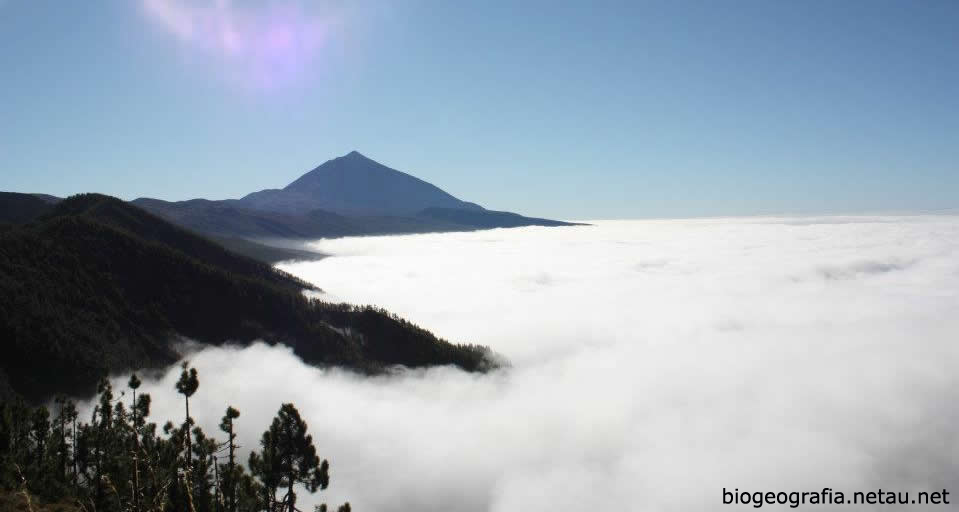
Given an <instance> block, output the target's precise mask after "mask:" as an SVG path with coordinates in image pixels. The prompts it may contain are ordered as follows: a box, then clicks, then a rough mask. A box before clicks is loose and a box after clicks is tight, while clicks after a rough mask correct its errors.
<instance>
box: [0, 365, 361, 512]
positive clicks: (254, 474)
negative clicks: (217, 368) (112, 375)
mask: <svg viewBox="0 0 959 512" xmlns="http://www.w3.org/2000/svg"><path fill="white" fill-rule="evenodd" d="M182 368H183V369H182V372H181V374H180V379H179V380H178V381H177V383H176V391H177V392H178V393H179V394H180V395H181V396H182V397H183V404H184V409H183V410H184V414H183V416H182V418H181V420H180V421H176V422H174V421H166V422H165V423H164V424H163V425H162V426H161V425H159V424H158V423H156V422H153V421H152V418H151V417H150V406H151V397H150V395H149V394H145V393H140V394H138V393H137V389H139V387H140V385H141V382H140V379H139V378H138V377H137V376H136V374H133V375H132V376H131V377H130V379H129V381H128V382H127V390H124V391H121V392H120V393H116V392H115V391H114V389H113V388H112V386H111V384H110V382H109V381H107V380H105V379H103V380H101V381H100V382H99V384H98V387H97V393H98V396H97V399H96V401H95V405H94V407H93V408H92V411H91V412H90V414H89V419H88V420H87V419H85V418H82V417H81V411H79V410H78V407H77V404H76V403H75V402H73V401H72V400H71V399H69V398H67V397H66V396H63V395H59V396H57V397H56V398H55V399H54V400H53V402H52V404H51V406H50V408H47V407H44V406H41V407H29V406H28V405H26V404H25V403H24V402H23V401H22V400H14V401H12V402H7V403H2V402H0V510H3V511H6V510H26V511H30V512H34V511H61V512H81V511H82V512H121V511H123V512H262V511H266V512H294V511H303V510H304V508H305V507H303V505H298V499H297V498H298V495H300V496H301V495H303V494H304V493H309V494H312V493H315V492H317V491H320V490H323V489H326V488H327V486H328V485H329V484H330V464H329V462H328V461H327V460H325V459H321V458H320V456H319V455H318V453H317V448H316V444H315V443H314V441H313V437H312V436H311V435H310V434H309V432H308V426H307V424H306V422H305V421H304V420H303V419H302V418H301V417H300V413H299V411H298V410H297V409H296V406H295V405H293V404H289V403H288V404H282V405H281V406H280V408H279V411H278V412H277V415H276V416H275V417H274V419H273V421H272V423H271V424H270V425H269V426H268V428H267V429H266V430H265V431H264V432H263V434H262V436H261V438H260V443H259V446H258V447H252V448H253V450H252V451H251V452H250V454H249V457H247V458H245V460H244V458H243V457H241V455H240V450H239V449H240V448H241V447H240V446H238V445H237V442H236V439H237V434H238V432H240V431H241V430H242V429H252V428H263V427H262V426H248V425H246V424H244V422H243V420H242V418H241V413H240V411H238V410H237V409H235V408H233V407H230V406H226V407H225V409H224V413H223V417H222V420H221V422H220V425H219V430H220V432H218V433H207V432H204V431H203V430H202V429H201V428H200V427H199V426H197V425H196V424H195V422H194V420H193V417H192V416H191V413H190V397H192V396H193V395H194V394H195V393H197V392H198V390H199V388H200V379H199V375H198V374H197V371H196V369H195V368H190V367H189V366H188V364H187V363H184V364H183V367H182ZM126 391H129V394H127V393H126ZM207 413H214V411H207ZM315 510H316V512H325V511H326V510H327V507H326V505H320V506H317V507H316V508H315ZM337 510H338V512H350V505H349V503H345V504H343V505H341V506H339V507H338V508H337Z"/></svg>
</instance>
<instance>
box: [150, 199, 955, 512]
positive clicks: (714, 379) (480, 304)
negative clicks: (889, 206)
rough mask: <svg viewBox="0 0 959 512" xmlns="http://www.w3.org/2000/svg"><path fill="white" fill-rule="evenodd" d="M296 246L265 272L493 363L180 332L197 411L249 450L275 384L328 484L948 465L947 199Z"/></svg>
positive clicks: (681, 497)
mask: <svg viewBox="0 0 959 512" xmlns="http://www.w3.org/2000/svg"><path fill="white" fill-rule="evenodd" d="M316 248H317V249H318V250H320V251H322V252H325V253H328V254H332V255H334V257H331V258H327V259H325V260H321V261H318V262H309V263H293V264H284V265H283V266H282V267H283V269H284V270H286V271H288V272H292V273H293V274H295V275H297V276H299V277H301V278H305V279H308V280H310V281H313V282H315V283H316V284H318V285H319V286H321V287H322V288H323V289H324V290H326V291H328V292H329V293H331V294H332V295H333V298H335V299H338V300H346V301H350V302H359V303H375V304H378V305H382V306H385V307H387V308H389V309H391V310H393V311H395V312H397V313H399V314H401V315H403V316H406V317H408V318H410V319H411V320H413V321H415V322H417V323H419V324H421V325H423V326H425V327H427V328H429V329H431V330H433V331H434V332H436V333H437V334H438V335H441V336H444V337H447V338H449V339H452V340H455V341H458V342H472V343H482V344H488V345H490V346H492V347H494V348H495V349H496V350H497V351H499V352H501V353H503V354H504V355H506V356H507V357H508V358H509V359H510V360H511V361H512V363H513V367H512V368H511V369H509V370H505V371H501V372H497V373H494V374H491V375H485V376H480V375H469V374H465V373H463V372H460V371H457V370H454V369H450V368H437V369H432V370H428V371H407V372H404V373H401V374H398V375H393V376H387V377H377V378H362V377H357V376H354V375H351V374H349V373H345V372H340V371H322V370H317V369H314V368H309V367H306V366H304V365H303V364H301V363H300V362H299V361H298V360H297V359H296V358H295V357H294V356H293V355H292V354H291V353H290V351H289V350H286V349H284V348H282V347H268V346H265V345H256V346H253V347H251V348H247V349H243V350H240V349H230V348H220V349H207V350H203V351H201V352H199V353H197V354H194V355H193V356H192V357H191V361H192V362H193V363H194V364H195V365H196V366H197V368H198V369H199V371H200V378H201V386H200V390H199V392H198V393H197V395H195V396H194V398H193V399H191V409H193V404H194V403H196V404H197V405H196V407H195V410H197V411H202V414H198V415H197V416H198V418H197V419H198V420H199V422H200V423H201V425H203V426H204V428H205V429H206V430H208V431H210V432H212V431H214V429H215V426H216V424H217V423H218V420H219V416H220V415H222V410H223V409H224V408H225V407H226V405H227V403H229V404H232V405H234V406H236V407H238V408H239V409H240V410H241V412H242V416H241V418H240V420H239V422H238V424H239V425H240V429H241V438H240V440H241V443H242V444H243V446H244V449H245V450H246V449H249V448H252V447H254V446H255V445H256V440H257V439H258V437H259V435H260V434H261V433H262V431H263V430H264V429H265V428H266V426H267V424H268V422H269V419H270V418H271V417H272V415H273V414H274V413H275V412H276V409H277V408H278V407H279V405H280V403H281V402H284V401H293V402H295V403H296V404H297V406H298V407H299V409H300V410H301V411H302V412H303V413H304V416H305V417H306V418H307V419H308V421H309V424H310V428H311V430H312V431H313V433H314V437H315V438H316V439H317V441H318V448H319V451H320V453H321V455H322V456H324V457H328V458H329V459H330V462H331V466H332V470H333V473H332V483H331V486H330V489H329V491H327V492H325V493H320V494H321V495H322V496H319V498H320V499H322V500H324V501H327V502H328V503H341V502H343V501H347V500H349V501H350V502H352V504H353V505H354V509H355V510H368V511H405V510H431V511H449V510H457V511H468V512H472V511H476V512H479V511H495V512H501V511H516V510H533V511H547V510H548V511H583V510H664V511H671V510H676V511H679V510H683V511H686V510H729V509H731V506H729V505H723V504H722V489H723V488H724V487H726V488H728V489H732V488H739V489H744V490H750V491H815V490H820V489H821V488H823V487H831V488H833V489H838V490H842V491H844V492H847V493H850V494H851V493H852V492H854V491H860V490H861V491H873V490H875V489H876V488H878V487H883V488H884V489H892V490H898V491H905V490H913V491H915V490H941V489H942V488H943V487H946V488H948V487H949V486H950V485H954V483H955V480H954V475H955V474H956V469H957V467H956V465H957V463H956V461H957V460H959V458H957V457H956V455H957V450H959V442H957V439H959V438H957V435H959V423H957V421H956V416H957V408H956V406H955V405H954V404H956V403H959V402H957V398H959V397H957V396H956V395H957V390H959V386H957V378H956V371H955V368H956V367H957V363H959V344H957V339H956V333H957V332H959V217H946V216H939V217H937V216H927V217H869V218H866V217H864V218H852V219H844V220H843V222H833V221H831V220H829V219H821V220H816V219H710V220H683V221H642V222H639V221H637V222H602V223H599V224H598V225H596V226H593V227H575V228H563V229H550V228H522V229H511V230H494V231H484V232H477V233H454V234H429V235H416V236H390V237H371V238H353V239H339V240H327V241H320V242H318V243H317V244H316ZM174 381H175V372H171V373H170V374H168V375H165V376H164V377H163V378H162V379H161V380H159V381H150V382H148V383H146V384H145V385H144V388H145V390H146V391H148V392H151V393H153V394H154V404H155V406H156V408H155V414H154V416H155V417H157V418H163V419H166V418H168V417H171V418H173V417H178V415H180V414H182V413H181V407H182V404H181V403H180V402H179V401H177V400H176V398H175V396H174V394H173V383H174ZM214 412H215V413H214ZM957 491H959V489H957ZM767 507H768V506H767ZM732 508H740V507H735V506H733V507H732ZM743 508H748V507H743ZM816 508H817V509H819V510H829V509H830V507H816ZM839 508H841V509H843V510H855V509H857V508H858V507H850V506H848V505H844V506H841V507H839ZM945 508H948V507H945ZM863 509H864V510H865V509H867V508H863ZM885 509H888V510H896V509H895V507H885Z"/></svg>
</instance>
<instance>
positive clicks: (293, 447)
mask: <svg viewBox="0 0 959 512" xmlns="http://www.w3.org/2000/svg"><path fill="white" fill-rule="evenodd" d="M260 446H261V447H262V449H263V451H262V453H261V454H257V453H256V452H253V453H251V454H250V471H251V472H252V473H253V474H254V475H255V476H256V477H257V478H258V479H259V480H260V482H261V483H262V484H263V487H264V489H265V492H266V499H267V502H268V507H269V508H268V509H269V510H270V511H271V512H274V511H275V512H283V511H286V512H294V511H295V510H296V492H295V491H294V488H295V487H296V486H297V485H302V486H303V487H305V488H306V490H307V491H308V492H310V493H314V492H316V491H317V489H326V487H327V486H328V485H329V484H330V464H329V462H327V461H326V460H323V461H321V460H320V458H319V457H318V456H317V455H316V447H315V446H314V445H313V436H311V435H309V434H307V425H306V422H305V421H303V418H301V417H300V412H299V411H297V410H296V407H294V406H293V404H283V406H282V407H280V411H279V412H278V413H277V415H276V417H275V418H273V424H271V425H270V429H269V430H267V431H266V432H264V433H263V437H262V439H261V440H260ZM280 489H286V493H285V494H284V495H283V496H282V498H279V497H278V496H277V492H278V491H279V490H280Z"/></svg>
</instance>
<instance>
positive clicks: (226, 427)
mask: <svg viewBox="0 0 959 512" xmlns="http://www.w3.org/2000/svg"><path fill="white" fill-rule="evenodd" d="M239 417H240V411H238V410H236V409H234V408H233V407H227V408H226V414H224V415H223V419H222V420H221V421H220V430H222V431H223V432H224V433H225V434H226V437H227V439H226V447H227V450H228V452H227V464H226V468H225V471H224V472H223V479H222V489H223V490H222V492H223V496H224V498H225V501H226V510H227V512H236V485H237V476H238V475H237V471H236V449H237V445H236V432H235V431H234V429H233V421H234V420H236V419H237V418H239Z"/></svg>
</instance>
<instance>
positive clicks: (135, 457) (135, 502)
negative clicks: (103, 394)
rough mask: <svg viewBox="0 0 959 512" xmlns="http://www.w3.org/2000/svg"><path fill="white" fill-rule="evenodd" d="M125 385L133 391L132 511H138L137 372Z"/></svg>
mask: <svg viewBox="0 0 959 512" xmlns="http://www.w3.org/2000/svg"><path fill="white" fill-rule="evenodd" d="M127 386H129V387H130V389H131V390H132V393H133V397H132V399H131V402H130V404H131V405H130V414H131V415H132V416H133V421H132V427H133V512H140V433H139V432H140V420H138V419H137V412H138V411H137V409H138V404H137V389H138V388H139V387H140V379H139V378H138V377H137V374H135V373H134V374H132V375H130V381H129V382H127Z"/></svg>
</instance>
